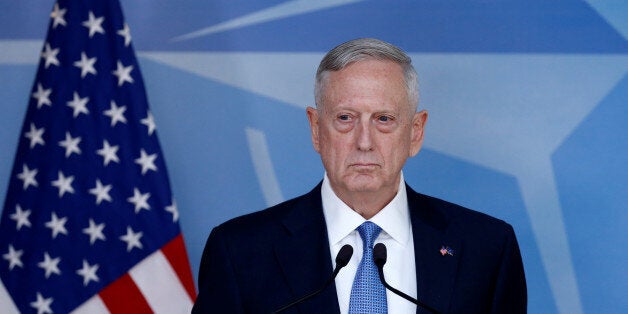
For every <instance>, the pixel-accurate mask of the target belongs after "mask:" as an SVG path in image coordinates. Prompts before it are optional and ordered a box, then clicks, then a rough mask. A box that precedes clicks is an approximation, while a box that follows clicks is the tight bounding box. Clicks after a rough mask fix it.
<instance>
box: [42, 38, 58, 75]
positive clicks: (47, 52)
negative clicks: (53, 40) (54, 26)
mask: <svg viewBox="0 0 628 314" xmlns="http://www.w3.org/2000/svg"><path fill="white" fill-rule="evenodd" d="M58 54H59V48H55V49H52V47H50V44H49V43H46V45H45V46H44V51H42V53H41V57H42V58H44V61H45V63H44V68H46V69H47V68H48V67H49V66H50V65H51V64H52V65H56V66H58V65H59V59H57V55H58Z"/></svg>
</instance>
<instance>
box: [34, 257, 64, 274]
mask: <svg viewBox="0 0 628 314" xmlns="http://www.w3.org/2000/svg"><path fill="white" fill-rule="evenodd" d="M59 262H61V257H57V258H50V255H48V252H45V253H44V260H43V261H41V262H39V263H37V266H39V267H40V268H43V269H44V271H46V278H48V277H50V274H57V275H61V271H60V270H59Z"/></svg>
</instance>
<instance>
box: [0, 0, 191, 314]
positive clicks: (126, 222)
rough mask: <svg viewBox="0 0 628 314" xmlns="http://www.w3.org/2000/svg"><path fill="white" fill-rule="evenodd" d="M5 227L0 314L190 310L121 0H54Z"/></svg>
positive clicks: (174, 216)
mask: <svg viewBox="0 0 628 314" xmlns="http://www.w3.org/2000/svg"><path fill="white" fill-rule="evenodd" d="M50 17H51V19H50V26H49V29H48V36H47V38H46V41H45V43H44V45H43V49H42V52H41V59H40V64H39V67H38V70H37V76H36V79H35V82H34V84H33V90H32V94H31V95H29V104H28V109H27V113H26V118H25V121H24V125H23V128H22V132H21V134H20V138H19V144H18V148H17V155H16V158H15V161H14V165H13V171H12V172H11V177H10V178H9V180H10V182H9V188H8V193H7V196H6V200H5V203H4V208H3V211H2V220H1V225H0V256H1V258H0V278H1V279H2V281H1V284H0V312H2V313H11V312H22V313H39V314H41V313H69V312H76V313H107V312H111V313H150V312H157V313H189V311H190V309H191V307H192V303H193V300H194V299H195V297H196V292H195V289H194V283H193V280H192V275H191V271H190V265H189V261H188V257H187V253H186V250H185V247H184V243H183V238H182V235H181V231H180V229H179V223H178V218H179V216H178V211H177V207H176V204H175V202H174V200H173V198H172V195H171V190H170V186H169V183H168V182H169V181H168V176H167V173H166V166H165V163H164V158H163V154H162V152H161V148H160V146H159V143H158V140H157V133H156V131H155V123H154V120H153V116H152V115H151V112H150V111H149V109H148V102H147V99H146V93H145V91H144V83H143V80H142V77H141V75H140V71H139V67H138V63H137V60H136V58H135V55H134V52H133V48H132V45H131V35H130V32H129V27H128V26H127V24H125V22H124V20H123V16H122V11H121V8H120V4H119V3H118V1H117V0H116V1H113V0H99V1H96V0H89V1H87V0H68V1H64V0H59V1H58V2H57V3H56V4H55V5H54V8H53V11H52V13H51V15H50Z"/></svg>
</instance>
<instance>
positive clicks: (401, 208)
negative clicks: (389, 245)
mask: <svg viewBox="0 0 628 314" xmlns="http://www.w3.org/2000/svg"><path fill="white" fill-rule="evenodd" d="M321 198H322V201H323V213H324V215H325V221H326V224H327V232H328V235H329V242H330V245H335V244H337V243H338V242H340V241H341V240H342V239H344V238H345V237H347V236H348V235H349V234H350V233H351V232H352V231H354V230H355V229H356V228H357V227H358V226H360V225H361V224H362V223H363V222H365V221H366V219H364V217H362V216H360V214H358V213H356V212H355V211H353V210H352V209H351V208H350V207H349V206H347V204H345V203H344V202H343V201H342V200H341V199H340V198H339V197H338V196H337V195H336V194H335V193H334V191H333V189H332V188H331V185H330V184H329V178H328V177H327V173H325V177H324V179H323V185H322V187H321ZM369 220H370V221H372V222H373V223H375V224H377V225H378V226H380V227H381V228H382V230H383V231H384V232H385V233H386V234H388V235H389V236H390V237H391V238H393V239H394V240H395V241H397V242H399V244H401V245H402V246H405V245H406V244H407V243H408V239H409V238H410V234H411V233H410V232H411V230H412V229H411V224H410V219H409V212H408V198H407V196H406V185H405V181H404V179H403V173H402V174H401V177H400V180H399V189H398V191H397V195H395V197H394V198H393V199H392V200H391V201H390V203H388V204H387V205H386V206H385V207H384V208H383V209H382V210H381V211H380V212H379V213H377V214H376V215H375V216H373V217H372V218H371V219H369Z"/></svg>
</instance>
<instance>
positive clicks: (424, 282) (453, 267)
mask: <svg viewBox="0 0 628 314" xmlns="http://www.w3.org/2000/svg"><path fill="white" fill-rule="evenodd" d="M320 193H321V192H320V184H319V185H318V186H317V187H316V188H314V190H312V191H311V192H309V193H308V194H305V195H303V196H300V197H298V198H295V199H292V200H289V201H287V202H284V203H282V204H279V205H276V206H274V207H271V208H268V209H266V210H263V211H260V212H256V213H252V214H249V215H245V216H242V217H238V218H235V219H232V220H230V221H228V222H226V223H224V224H222V225H220V226H218V227H216V228H214V229H213V230H212V232H211V234H210V236H209V239H208V240H207V245H206V247H205V251H204V252H203V258H202V260H201V266H200V271H199V281H198V285H199V295H198V298H197V300H196V303H195V305H194V309H193V310H192V312H193V313H270V312H272V311H273V310H275V309H277V308H279V307H281V306H283V305H285V304H288V303H290V302H291V301H293V300H294V299H296V298H299V297H301V296H304V295H306V294H308V293H310V292H312V291H315V290H317V289H319V288H321V287H322V286H323V285H324V283H325V281H326V280H327V279H328V278H329V276H330V275H331V273H332V270H333V266H332V262H331V261H332V258H331V256H330V253H329V243H328V238H327V229H326V225H325V218H324V216H323V210H322V202H321V194H320ZM407 195H408V205H409V209H410V219H411V220H412V234H413V237H414V254H415V261H416V275H417V278H416V280H417V291H418V299H419V300H421V301H422V302H423V303H425V304H428V305H429V306H431V307H433V308H435V309H437V310H439V311H440V312H441V313H525V312H526V306H527V293H526V283H525V276H524V272H523V265H522V262H521V255H520V253H519V246H518V244H517V240H516V238H515V234H514V232H513V229H512V227H511V226H510V225H509V224H507V223H505V222H503V221H501V220H498V219H495V218H492V217H490V216H488V215H485V214H482V213H479V212H475V211H472V210H469V209H466V208H463V207H460V206H458V205H454V204H451V203H448V202H445V201H442V200H439V199H436V198H432V197H429V196H425V195H422V194H419V193H416V192H415V191H413V190H412V189H411V188H410V187H407ZM443 246H446V247H447V246H448V247H449V248H451V249H452V250H453V255H449V254H445V255H442V254H441V253H440V249H441V247H443ZM341 271H342V270H341ZM338 312H339V307H338V301H337V297H336V288H335V285H334V284H332V285H331V286H329V287H328V288H327V289H325V290H324V291H323V292H322V293H321V294H320V295H317V296H315V297H314V298H312V299H310V300H308V301H306V302H304V303H302V304H300V305H299V306H296V307H293V308H291V309H290V310H288V311H286V312H285V313H338ZM417 313H428V312H427V311H423V310H422V309H421V308H418V309H417Z"/></svg>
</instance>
